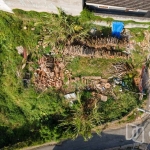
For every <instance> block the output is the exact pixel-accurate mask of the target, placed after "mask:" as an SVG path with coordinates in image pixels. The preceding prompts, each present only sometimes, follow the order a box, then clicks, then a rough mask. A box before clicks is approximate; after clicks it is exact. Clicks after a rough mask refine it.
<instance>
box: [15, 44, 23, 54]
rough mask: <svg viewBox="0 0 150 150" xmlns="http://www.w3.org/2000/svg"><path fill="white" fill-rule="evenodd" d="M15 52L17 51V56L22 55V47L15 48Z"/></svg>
mask: <svg viewBox="0 0 150 150" xmlns="http://www.w3.org/2000/svg"><path fill="white" fill-rule="evenodd" d="M16 50H17V51H18V54H20V55H22V54H23V52H24V48H23V46H17V47H16Z"/></svg>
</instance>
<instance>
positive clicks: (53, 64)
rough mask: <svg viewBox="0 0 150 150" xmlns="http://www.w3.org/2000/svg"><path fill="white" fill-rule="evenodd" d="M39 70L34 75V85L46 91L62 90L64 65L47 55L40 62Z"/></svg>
mask: <svg viewBox="0 0 150 150" xmlns="http://www.w3.org/2000/svg"><path fill="white" fill-rule="evenodd" d="M38 64H39V68H38V69H37V70H36V72H35V73H34V84H35V86H36V87H37V88H38V89H40V90H44V89H46V88H48V87H55V88H56V89H60V88H61V87H62V85H63V80H64V67H65V65H64V63H63V61H58V60H57V59H55V58H54V57H52V56H51V55H45V56H43V57H42V58H41V59H39V61H38Z"/></svg>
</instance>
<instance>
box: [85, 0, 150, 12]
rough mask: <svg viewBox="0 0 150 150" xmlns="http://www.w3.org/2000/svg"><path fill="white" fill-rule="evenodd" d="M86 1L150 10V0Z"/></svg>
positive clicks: (88, 0) (88, 1)
mask: <svg viewBox="0 0 150 150" xmlns="http://www.w3.org/2000/svg"><path fill="white" fill-rule="evenodd" d="M86 3H94V4H102V5H110V6H117V7H126V8H130V9H142V10H150V0H123V1H121V0H86Z"/></svg>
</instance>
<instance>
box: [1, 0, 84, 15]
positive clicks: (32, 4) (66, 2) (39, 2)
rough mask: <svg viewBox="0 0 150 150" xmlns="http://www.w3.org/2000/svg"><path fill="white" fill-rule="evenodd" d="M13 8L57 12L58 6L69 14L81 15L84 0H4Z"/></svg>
mask: <svg viewBox="0 0 150 150" xmlns="http://www.w3.org/2000/svg"><path fill="white" fill-rule="evenodd" d="M3 1H4V2H5V4H7V6H8V7H10V8H11V9H14V8H19V9H23V10H35V11H39V12H41V11H45V12H53V13H57V7H60V8H62V9H63V10H64V11H65V12H66V13H67V14H71V15H79V14H80V12H81V11H82V9H83V0H3Z"/></svg>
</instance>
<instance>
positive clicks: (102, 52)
mask: <svg viewBox="0 0 150 150" xmlns="http://www.w3.org/2000/svg"><path fill="white" fill-rule="evenodd" d="M63 55H65V56H82V57H95V58H103V57H104V58H110V57H111V58H113V57H120V58H129V57H130V55H129V54H128V53H127V52H124V51H120V50H115V48H114V47H107V48H106V47H102V48H93V47H88V46H80V45H76V46H66V47H65V49H64V51H63Z"/></svg>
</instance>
